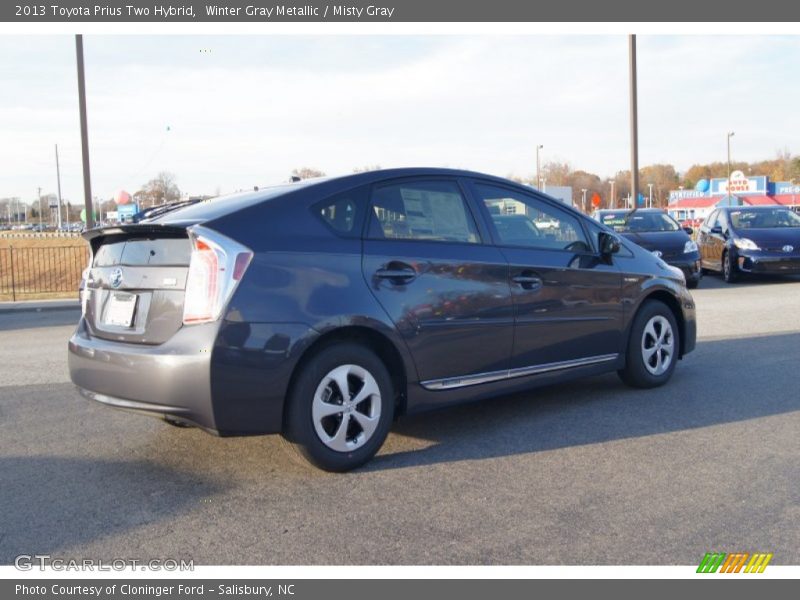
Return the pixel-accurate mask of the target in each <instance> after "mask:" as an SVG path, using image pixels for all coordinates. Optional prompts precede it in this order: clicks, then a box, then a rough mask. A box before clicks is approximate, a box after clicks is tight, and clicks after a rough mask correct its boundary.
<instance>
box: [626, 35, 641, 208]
mask: <svg viewBox="0 0 800 600" xmlns="http://www.w3.org/2000/svg"><path fill="white" fill-rule="evenodd" d="M628 67H629V70H630V95H631V198H632V200H633V210H634V211H635V210H636V208H637V206H638V201H639V127H638V120H639V114H638V112H639V109H638V105H637V94H636V36H635V35H629V36H628Z"/></svg>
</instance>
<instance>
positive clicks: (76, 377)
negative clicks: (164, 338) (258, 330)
mask: <svg viewBox="0 0 800 600" xmlns="http://www.w3.org/2000/svg"><path fill="white" fill-rule="evenodd" d="M216 329H217V326H216V324H212V325H211V326H206V325H198V326H194V327H191V328H185V329H182V330H180V331H179V332H178V333H177V334H176V335H174V336H173V337H172V338H171V339H170V340H169V341H168V342H166V343H164V344H159V345H157V346H154V345H146V344H131V343H120V342H112V341H108V340H102V339H99V338H96V337H94V338H93V337H89V335H88V333H87V331H86V327H85V325H84V323H83V321H81V323H80V324H79V326H78V329H77V331H76V332H75V333H74V334H73V336H72V338H70V340H69V358H68V363H69V370H70V376H71V377H72V381H73V382H74V383H75V385H77V386H78V387H79V388H80V390H81V393H82V394H83V395H84V396H86V397H87V398H90V399H92V400H96V401H98V402H102V403H103V404H107V405H110V406H114V407H116V408H121V409H125V410H131V411H135V412H140V413H146V414H152V415H156V416H171V417H175V418H177V419H179V420H182V421H186V422H189V423H192V424H195V425H197V426H199V427H202V428H203V429H206V430H209V431H217V423H216V419H215V415H214V410H213V404H212V400H211V386H210V372H211V350H212V348H213V343H214V339H215V337H216Z"/></svg>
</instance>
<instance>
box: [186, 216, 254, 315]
mask: <svg viewBox="0 0 800 600" xmlns="http://www.w3.org/2000/svg"><path fill="white" fill-rule="evenodd" d="M189 234H190V236H191V239H192V257H191V260H190V262H189V273H188V275H187V276H186V293H185V299H184V304H183V322H184V323H185V324H187V325H188V324H192V323H206V322H208V321H216V320H217V319H218V318H219V317H220V315H221V314H222V311H223V310H224V309H225V306H226V305H227V304H228V301H229V300H230V299H231V296H232V295H233V291H234V290H235V289H236V285H237V284H238V283H239V281H240V280H241V279H242V277H243V276H244V273H245V271H246V270H247V267H248V265H249V264H250V260H251V259H252V258H253V253H252V252H251V251H250V250H249V249H247V248H245V247H244V246H242V245H241V244H238V243H236V242H234V241H233V240H231V239H230V238H227V237H225V236H223V235H221V234H219V233H217V232H216V231H212V230H210V229H207V228H205V227H202V226H199V225H197V226H195V227H192V228H191V229H190V230H189Z"/></svg>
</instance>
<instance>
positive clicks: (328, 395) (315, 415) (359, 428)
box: [283, 343, 395, 472]
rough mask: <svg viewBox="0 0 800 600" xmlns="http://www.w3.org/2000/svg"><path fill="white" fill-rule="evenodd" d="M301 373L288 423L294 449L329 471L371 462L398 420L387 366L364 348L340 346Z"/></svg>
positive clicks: (291, 399) (325, 352)
mask: <svg viewBox="0 0 800 600" xmlns="http://www.w3.org/2000/svg"><path fill="white" fill-rule="evenodd" d="M301 369H302V370H301V371H300V373H299V374H298V376H297V378H296V380H295V383H294V385H293V386H292V390H291V392H290V395H289V398H288V404H287V407H286V418H285V419H284V432H283V437H284V439H285V440H286V441H287V442H288V443H289V446H290V448H291V449H292V450H294V451H296V452H298V453H299V454H300V455H302V456H303V458H305V459H306V460H308V461H309V462H310V463H312V464H313V465H315V466H317V467H319V468H321V469H324V470H326V471H338V472H342V471H349V470H351V469H355V468H356V467H359V466H361V465H363V464H364V463H366V462H367V461H369V460H370V459H371V458H372V457H373V456H375V453H376V452H377V451H378V450H379V449H380V447H381V445H383V442H384V440H385V439H386V436H387V435H388V433H389V427H390V426H391V423H392V419H393V418H394V396H395V394H394V389H393V386H392V380H391V377H390V376H389V372H388V371H387V369H386V366H385V365H384V364H383V362H382V361H381V360H380V359H379V358H378V357H377V356H376V355H375V354H374V353H373V352H371V351H370V350H369V349H367V348H366V347H364V346H361V345H358V344H353V343H341V344H336V345H332V346H328V347H327V348H325V349H323V350H322V351H321V352H319V353H318V354H317V355H316V356H314V357H313V358H312V359H311V360H310V361H309V362H308V363H306V364H305V365H304V366H302V367H301Z"/></svg>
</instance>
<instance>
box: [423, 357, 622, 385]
mask: <svg viewBox="0 0 800 600" xmlns="http://www.w3.org/2000/svg"><path fill="white" fill-rule="evenodd" d="M617 358H619V354H602V355H600V356H588V357H586V358H576V359H574V360H565V361H561V362H553V363H545V364H542V365H533V366H530V367H519V368H516V369H504V370H502V371H490V372H488V373H476V374H474V375H463V376H461V377H445V378H443V379H430V380H428V381H422V382H421V383H420V385H422V387H424V388H425V389H427V390H433V391H440V390H452V389H455V388H461V387H467V386H470V385H480V384H482V383H492V382H494V381H502V380H504V379H515V378H517V377H528V376H529V375H539V374H541V373H549V372H551V371H561V370H564V369H574V368H576V367H586V366H589V365H595V364H598V363H604V362H611V361H612V360H617Z"/></svg>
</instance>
